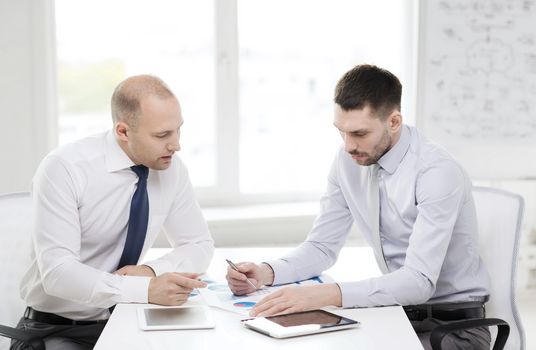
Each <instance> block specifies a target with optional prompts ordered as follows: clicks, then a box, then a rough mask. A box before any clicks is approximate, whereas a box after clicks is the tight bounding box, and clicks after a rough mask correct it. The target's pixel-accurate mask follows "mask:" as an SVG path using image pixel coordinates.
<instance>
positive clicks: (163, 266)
mask: <svg viewBox="0 0 536 350" xmlns="http://www.w3.org/2000/svg"><path fill="white" fill-rule="evenodd" d="M143 265H147V266H149V267H150V268H151V269H153V271H154V273H155V276H160V275H161V274H163V273H166V272H172V271H174V269H173V265H172V264H171V263H170V262H169V261H167V260H164V259H158V260H152V261H149V262H146V263H143Z"/></svg>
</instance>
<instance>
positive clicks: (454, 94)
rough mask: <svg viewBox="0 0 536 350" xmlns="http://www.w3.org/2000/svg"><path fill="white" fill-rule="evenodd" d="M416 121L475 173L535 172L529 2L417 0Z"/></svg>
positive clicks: (535, 88)
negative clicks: (418, 5) (418, 0)
mask: <svg viewBox="0 0 536 350" xmlns="http://www.w3.org/2000/svg"><path fill="white" fill-rule="evenodd" d="M418 65H419V68H418V75H419V77H418V79H419V80H418V81H419V84H418V91H417V111H418V116H417V123H418V125H419V126H420V128H421V129H422V130H423V132H424V134H425V135H426V136H427V137H428V138H429V139H431V140H432V141H434V142H437V143H439V144H441V145H443V146H444V147H445V148H446V149H447V150H448V151H449V152H451V153H452V154H453V155H454V156H455V157H456V158H457V159H458V160H459V161H460V162H461V163H462V164H463V166H464V167H465V169H467V170H468V172H469V174H470V176H471V177H472V178H474V179H520V178H529V177H534V176H536V0H489V1H485V0H480V1H468V0H441V1H435V0H432V1H420V8H419V60H418Z"/></svg>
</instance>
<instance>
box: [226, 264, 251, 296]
mask: <svg viewBox="0 0 536 350" xmlns="http://www.w3.org/2000/svg"><path fill="white" fill-rule="evenodd" d="M225 261H227V264H229V266H231V268H232V269H233V270H235V271H236V272H240V271H238V267H237V266H236V265H235V264H234V263H233V262H232V261H231V260H229V259H225ZM240 273H242V272H240ZM246 282H247V283H249V285H250V286H251V287H252V288H253V289H255V290H257V287H255V285H254V284H253V282H251V281H250V280H249V278H247V277H246Z"/></svg>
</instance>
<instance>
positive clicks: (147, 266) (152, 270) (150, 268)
mask: <svg viewBox="0 0 536 350" xmlns="http://www.w3.org/2000/svg"><path fill="white" fill-rule="evenodd" d="M141 266H143V267H145V268H146V270H147V271H148V272H151V273H152V274H153V276H149V277H156V272H154V269H153V268H152V267H151V266H149V265H145V264H143V265H141Z"/></svg>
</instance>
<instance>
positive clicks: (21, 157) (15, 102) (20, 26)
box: [0, 0, 56, 193]
mask: <svg viewBox="0 0 536 350" xmlns="http://www.w3.org/2000/svg"><path fill="white" fill-rule="evenodd" d="M52 19H53V6H52V1H51V0H39V1H33V0H2V1H0V77H1V78H0V122H1V125H2V128H1V129H0V149H1V151H0V163H1V164H2V169H9V171H1V172H0V193H5V192H14V191H26V190H28V189H29V184H30V180H31V177H32V175H33V173H34V171H35V169H36V167H37V165H38V164H39V161H40V160H41V159H42V157H43V156H44V155H45V154H46V153H47V152H48V151H49V150H50V149H52V148H53V147H54V145H55V142H56V137H55V127H54V125H56V124H55V122H54V120H55V107H56V106H55V104H56V98H55V96H56V92H55V84H54V81H55V75H56V73H55V72H56V69H55V59H54V45H53V43H54V40H53V33H54V31H53V28H54V27H53V21H52ZM51 77H52V78H51Z"/></svg>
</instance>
